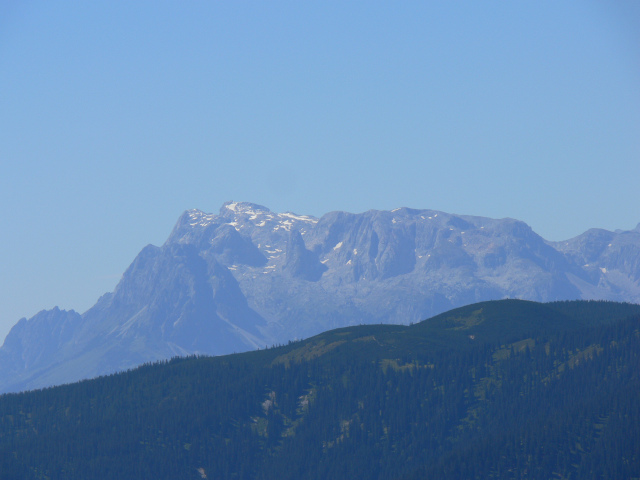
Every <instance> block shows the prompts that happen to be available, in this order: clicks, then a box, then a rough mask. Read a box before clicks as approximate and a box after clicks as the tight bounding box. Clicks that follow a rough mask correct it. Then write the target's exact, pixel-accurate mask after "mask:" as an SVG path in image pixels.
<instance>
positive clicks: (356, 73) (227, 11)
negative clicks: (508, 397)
mask: <svg viewBox="0 0 640 480" xmlns="http://www.w3.org/2000/svg"><path fill="white" fill-rule="evenodd" d="M639 187H640V2H637V1H634V0H629V1H622V0H618V1H616V0H611V1H590V0H582V1H557V0H554V1H541V0H536V1H518V2H503V1H495V2H494V1H486V2H478V1H476V0H474V1H469V2H461V1H446V2H444V1H442V2H441V1H437V2H436V1H420V2H417V1H415V2H414V1H406V2H388V1H384V2H382V1H366V2H365V1H357V2H356V1H345V0H340V1H304V2H300V1H291V2H280V1H268V2H265V1H252V2H249V1H246V2H231V1H225V2H223V1H217V2H195V1H193V2H176V1H158V0H154V1H149V2H144V1H134V2H130V1H124V0H122V1H117V0H116V1H114V0H109V1H99V0H92V1H89V2H80V1H75V2H70V1H64V0H61V1H56V2H47V1H18V0H7V1H4V2H0V220H1V225H2V227H1V230H0V232H1V233H0V268H1V272H2V273H1V277H0V339H1V338H3V337H4V336H5V335H6V333H7V332H8V330H9V328H10V327H11V326H12V325H13V324H14V323H15V322H16V321H17V320H18V319H19V318H21V317H23V316H26V317H31V316H32V315H34V314H35V313H36V312H38V311H39V310H41V309H45V308H52V307H54V306H56V305H58V306H60V308H64V309H75V310H78V311H79V312H84V311H85V310H87V309H88V308H89V307H90V306H91V305H93V304H94V303H95V301H96V300H97V298H98V297H99V296H100V295H101V294H103V293H105V292H108V291H112V290H113V288H114V287H115V285H116V283H117V281H118V280H119V278H120V276H121V274H122V273H123V272H124V270H125V269H126V268H127V266H128V265H129V264H130V263H131V261H132V260H133V259H134V257H135V255H136V254H137V253H138V252H139V251H140V250H141V249H142V248H143V247H144V246H145V245H146V244H149V243H153V244H155V245H161V244H162V243H163V242H164V241H165V239H166V237H167V236H168V235H169V232H170V231H171V228H172V227H173V225H174V223H175V221H176V220H177V218H178V216H179V215H180V214H181V213H182V212H183V211H184V210H186V209H189V208H199V209H201V210H204V211H206V212H217V211H218V210H219V208H220V206H221V204H222V203H223V202H224V201H227V200H238V201H250V202H254V203H259V204H262V205H265V206H267V207H269V208H271V209H272V210H274V211H278V212H284V211H293V212H296V213H299V214H311V215H315V216H321V215H322V214H324V213H327V212H329V211H332V210H345V211H350V212H363V211H366V210H369V209H392V208H396V207H400V206H407V207H413V208H431V209H436V210H442V211H446V212H450V213H458V214H470V215H480V216H487V217H493V218H503V217H513V218H517V219H520V220H523V221H525V222H527V223H528V224H529V225H531V227H532V228H533V229H534V230H535V231H536V232H537V233H539V234H540V235H542V236H543V237H544V238H546V239H548V240H563V239H566V238H571V237H574V236H576V235H579V234H580V233H582V232H584V231H585V230H587V229H588V228H591V227H600V228H606V229H609V230H615V229H623V230H628V229H632V228H634V227H635V226H636V224H637V223H638V222H640V198H639V197H640V195H639V191H640V188H639Z"/></svg>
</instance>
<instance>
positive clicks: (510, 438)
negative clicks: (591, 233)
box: [0, 300, 640, 480]
mask: <svg viewBox="0 0 640 480" xmlns="http://www.w3.org/2000/svg"><path fill="white" fill-rule="evenodd" d="M639 452H640V306H638V305H631V304H620V303H612V302H584V301H576V302H557V303H548V304H540V303H535V302H526V301H518V300H503V301H494V302H484V303H479V304H475V305H470V306H468V307H463V308H459V309H456V310H452V311H450V312H448V313H445V314H442V315H439V316H437V317H433V318H431V319H429V320H426V321H423V322H420V323H417V324H414V325H411V326H399V325H367V326H360V327H352V328H343V329H339V330H333V331H330V332H326V333H324V334H321V335H318V336H316V337H313V338H310V339H308V340H305V341H300V342H294V343H290V344H288V345H285V346H281V347H276V348H270V349H267V350H261V351H254V352H249V353H244V354H238V355H229V356H224V357H198V358H195V357H191V358H187V359H184V358H183V359H175V360H171V361H168V362H162V363H159V364H153V365H146V366H143V367H140V368H138V369H136V370H133V371H130V372H126V373H122V374H117V375H112V376H108V377H101V378H98V379H95V380H89V381H83V382H80V383H77V384H72V385H66V386H61V387H55V388H51V389H46V390H40V391H33V392H28V393H23V394H7V395H3V396H1V397H0V478H2V479H3V480H6V479H20V480H23V479H51V480H54V479H70V480H71V479H87V478H91V479H98V480H99V479H107V478H108V479H112V478H118V479H136V480H137V479H174V478H184V479H201V478H209V479H214V478H224V479H278V480H280V479H299V478H305V479H326V478H366V479H398V480H412V479H418V478H420V479H424V478H456V479H459V478H532V479H536V478H540V479H548V478H634V477H635V478H640V454H639Z"/></svg>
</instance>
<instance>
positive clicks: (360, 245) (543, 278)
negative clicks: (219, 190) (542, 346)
mask: <svg viewBox="0 0 640 480" xmlns="http://www.w3.org/2000/svg"><path fill="white" fill-rule="evenodd" d="M502 298H521V299H527V300H534V301H551V300H563V299H605V300H616V301H627V302H636V303H637V302H640V230H638V229H635V230H630V231H624V232H609V231H606V230H598V229H592V230H589V231H587V232H585V233H584V234H582V235H580V236H578V237H576V238H573V239H570V240H567V241H564V242H548V241H546V240H544V239H543V238H542V237H540V236H539V235H537V234H536V233H535V232H534V231H533V230H532V229H531V228H530V227H529V226H528V225H526V224H525V223H523V222H521V221H518V220H513V219H500V220H496V219H490V218H484V217H474V216H465V215H453V214H448V213H444V212H438V211H434V210H415V209H409V208H398V209H395V210H392V211H377V210H370V211H368V212H365V213H361V214H352V213H346V212H331V213H328V214H326V215H324V216H322V217H321V218H319V219H318V218H315V217H312V216H307V215H297V214H294V213H290V212H286V213H275V212H272V211H271V210H269V209H268V208H266V207H263V206H260V205H256V204H252V203H246V202H226V203H225V204H223V205H222V207H221V209H220V212H219V213H218V214H217V215H216V214H210V213H205V212H202V211H200V210H188V211H186V212H184V213H183V214H182V215H181V216H180V218H179V219H178V222H177V223H176V225H175V227H174V229H173V231H172V232H171V234H170V235H169V238H168V239H167V241H166V242H165V244H164V245H162V246H161V247H156V246H152V245H148V246H147V247H145V248H144V249H143V250H142V251H141V252H140V253H139V254H138V256H137V257H136V258H135V260H134V261H133V263H132V264H131V266H130V267H129V268H128V269H127V271H126V272H125V273H124V275H123V277H122V279H121V281H120V283H119V284H118V285H117V286H116V289H115V290H114V292H112V293H108V294H106V295H104V296H103V297H101V298H100V299H99V300H98V302H97V303H96V304H95V305H94V306H93V307H92V308H91V309H89V310H88V311H87V312H85V313H84V314H82V315H80V314H78V313H76V312H73V311H71V312H65V311H61V310H58V309H53V310H50V311H46V312H40V313H39V314H37V315H35V316H34V317H33V318H31V319H30V320H25V319H22V320H20V321H19V322H18V323H17V324H16V325H15V326H14V327H13V329H12V330H11V332H10V333H9V335H8V336H7V338H6V340H5V342H4V345H3V346H2V348H0V391H16V390H22V389H30V388H38V387H43V386H47V385H54V384H60V383H66V382H70V381H74V380H78V379H81V378H89V377H94V376H97V375H100V374H106V373H111V372H114V371H117V370H122V369H126V368H130V367H133V366H135V365H139V364H141V363H144V362H150V361H155V360H159V359H164V358H169V357H172V356H176V355H186V354H212V355H219V354H226V353H231V352H240V351H246V350H251V349H256V348H263V347H264V346H266V345H272V344H275V343H284V342H287V341H288V340H292V339H296V338H306V337H309V336H311V335H314V334H316V333H319V332H322V331H325V330H328V329H332V328H336V327H342V326H348V325H356V324H367V323H395V324H401V323H402V324H408V323H410V322H416V321H419V320H422V319H425V318H427V317H430V316H433V315H436V314H438V313H441V312H444V311H446V310H449V309H451V308H455V307H458V306H462V305H465V304H470V303H474V302H478V301H484V300H492V299H502Z"/></svg>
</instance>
